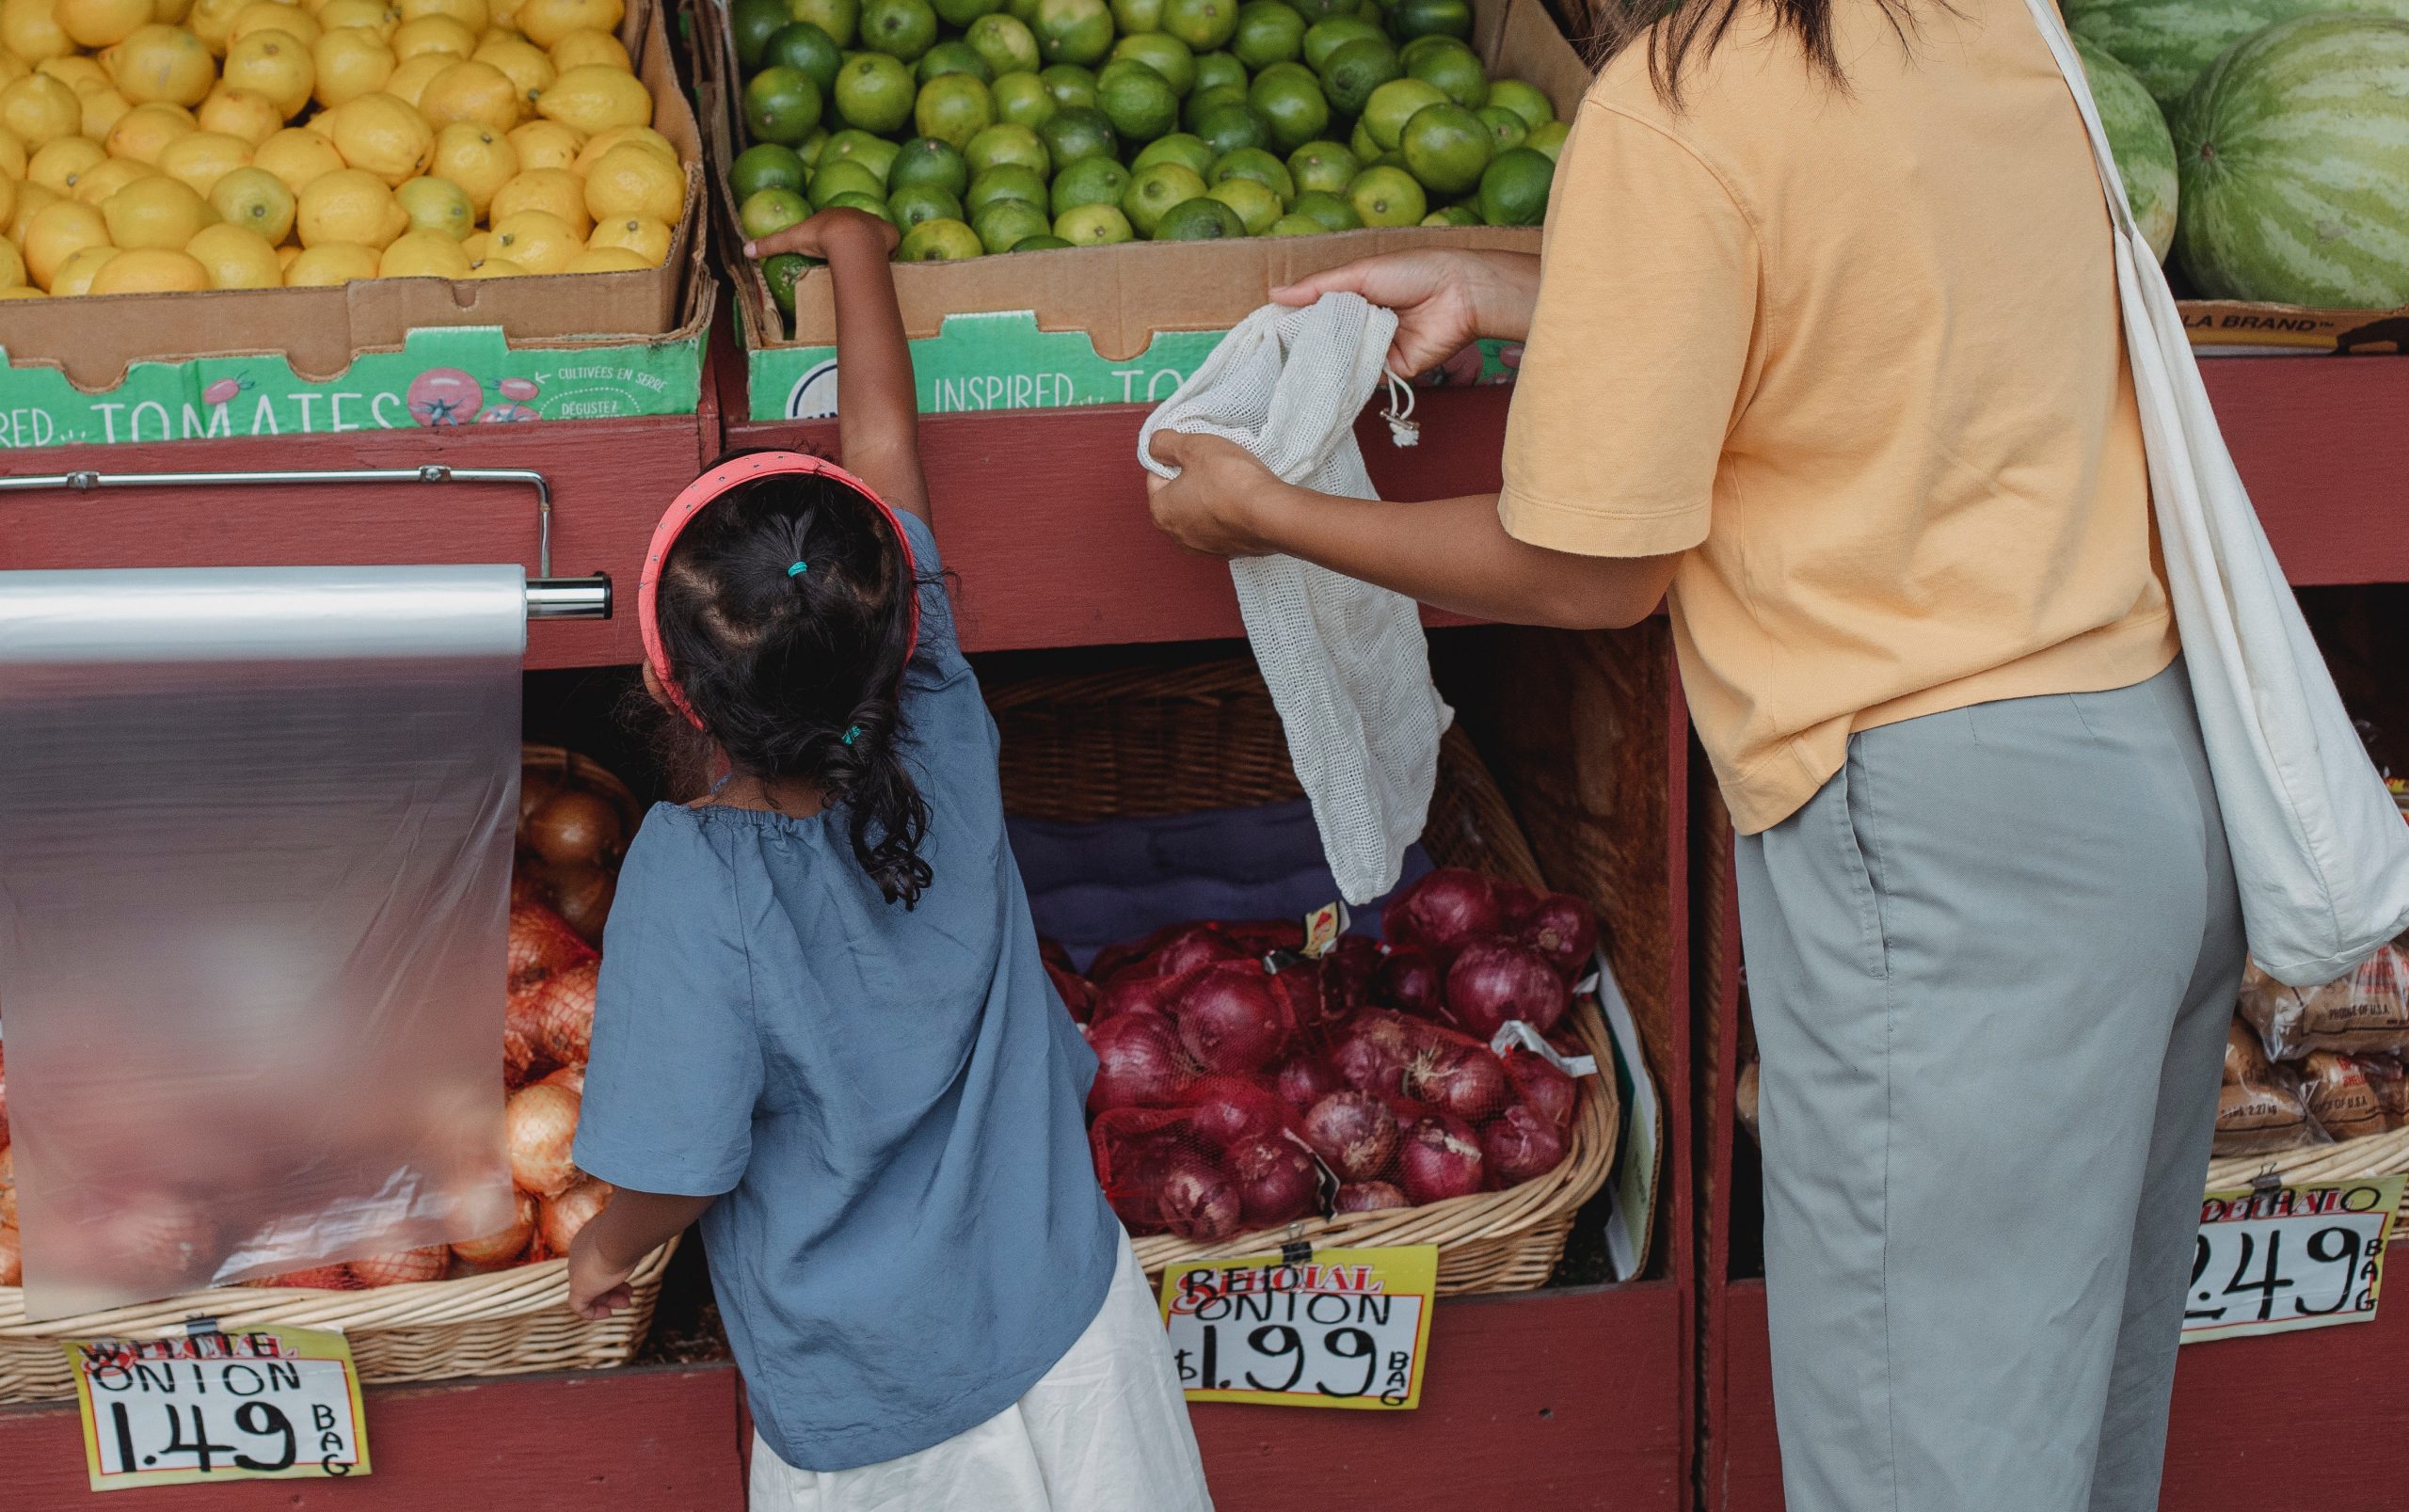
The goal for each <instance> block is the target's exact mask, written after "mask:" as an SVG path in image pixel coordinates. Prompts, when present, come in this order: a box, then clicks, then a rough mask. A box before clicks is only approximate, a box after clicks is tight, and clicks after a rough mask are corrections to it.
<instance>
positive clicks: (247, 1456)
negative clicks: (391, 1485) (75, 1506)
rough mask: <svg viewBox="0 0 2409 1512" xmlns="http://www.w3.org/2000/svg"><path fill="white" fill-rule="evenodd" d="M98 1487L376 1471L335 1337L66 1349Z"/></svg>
mask: <svg viewBox="0 0 2409 1512" xmlns="http://www.w3.org/2000/svg"><path fill="white" fill-rule="evenodd" d="M66 1349H67V1357H68V1359H69V1360H70V1361H72V1366H73V1369H74V1372H75V1399H76V1406H77V1408H78V1409H80V1411H81V1414H82V1417H83V1420H84V1459H85V1466H86V1468H87V1469H88V1471H89V1472H90V1474H91V1483H92V1489H94V1490H96V1491H113V1490H118V1489H120V1488H124V1487H128V1486H173V1485H183V1484H188V1483H191V1482H197V1481H235V1480H291V1479H296V1478H302V1477H308V1478H313V1479H315V1478H326V1477H343V1476H350V1475H365V1474H367V1473H368V1437H367V1434H366V1432H365V1430H364V1429H363V1428H362V1426H361V1418H360V1405H359V1372H358V1371H357V1370H356V1369H354V1368H353V1365H352V1361H351V1345H349V1344H348V1343H346V1342H345V1341H344V1339H343V1335H342V1334H339V1333H325V1332H320V1331H317V1330H315V1329H257V1330H254V1331H251V1332H247V1333H214V1332H197V1333H195V1334H193V1335H192V1336H191V1337H189V1338H183V1339H156V1340H144V1341H140V1342H133V1341H126V1340H118V1339H82V1340H75V1341H72V1342H71V1343H69V1344H68V1345H66Z"/></svg>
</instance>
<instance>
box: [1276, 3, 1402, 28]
mask: <svg viewBox="0 0 2409 1512" xmlns="http://www.w3.org/2000/svg"><path fill="white" fill-rule="evenodd" d="M1288 3H1289V4H1290V5H1292V6H1295V7H1296V8H1297V14H1298V15H1300V16H1302V17H1304V18H1305V24H1307V25H1311V24H1314V23H1315V22H1316V21H1328V20H1329V19H1330V18H1331V17H1332V16H1352V15H1355V14H1357V13H1358V11H1359V10H1360V9H1361V7H1360V6H1355V5H1349V4H1348V0H1288ZM1364 20H1365V21H1368V22H1370V23H1372V24H1374V25H1378V24H1380V17H1378V16H1365V17H1364Z"/></svg>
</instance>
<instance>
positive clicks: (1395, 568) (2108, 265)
mask: <svg viewBox="0 0 2409 1512" xmlns="http://www.w3.org/2000/svg"><path fill="white" fill-rule="evenodd" d="M1651 13H1652V11H1651ZM1544 247H1545V250H1544V253H1543V255H1542V257H1541V258H1540V259H1539V260H1533V259H1530V258H1527V257H1507V256H1483V255H1476V254H1465V253H1451V252H1428V253H1409V254H1402V255H1398V256H1392V257H1383V258H1375V259H1372V260H1369V261H1366V262H1363V263H1355V264H1352V265H1349V266H1347V267H1342V268H1339V269H1336V270H1334V271H1332V272H1330V273H1326V274H1323V275H1320V276H1318V277H1316V278H1314V279H1308V280H1306V281H1305V282H1303V283H1300V284H1299V285H1297V286H1296V287H1294V288H1292V289H1288V290H1284V291H1282V292H1281V294H1280V297H1281V298H1283V299H1284V301H1286V302H1289V303H1302V302H1306V301H1309V300H1311V299H1313V298H1316V297H1317V296H1318V295H1320V294H1324V293H1328V292H1331V291H1332V290H1352V291H1355V292H1357V293H1359V294H1363V295H1364V296H1365V297H1366V298H1369V299H1371V300H1373V301H1374V302H1376V303H1380V304H1384V305H1389V306H1392V307H1395V308H1396V310H1397V311H1398V313H1399V326H1398V333H1397V337H1396V348H1395V350H1394V352H1393V353H1392V360H1393V363H1394V365H1396V367H1397V368H1398V369H1399V371H1402V372H1414V371H1421V370H1424V369H1428V367H1431V366H1433V365H1435V364H1436V363H1437V362H1438V361H1439V360H1441V359H1442V358H1444V357H1446V356H1447V355H1448V354H1450V353H1452V352H1454V351H1456V350H1457V349H1459V348H1460V347H1461V346H1462V345H1463V344H1465V343H1466V342H1470V341H1472V340H1473V339H1475V338H1476V337H1495V338H1503V339H1507V340H1516V341H1523V342H1525V343H1526V344H1525V347H1524V355H1523V360H1522V371H1521V378H1520V383H1519V385H1518V387H1517V389H1516V390H1515V395H1514V405H1513V411H1512V416H1511V419H1510V421H1509V422H1508V427H1507V438H1506V455H1505V460H1504V479H1505V487H1504V490H1503V492H1502V493H1501V494H1499V495H1495V496H1482V497H1476V498H1469V499H1455V500H1447V501H1438V502H1432V503H1414V504H1398V503H1382V502H1378V501H1342V500H1335V499H1329V498H1324V497H1319V496H1314V495H1308V494H1305V493H1303V492H1301V491H1300V490H1298V489H1295V488H1293V487H1290V486H1287V485H1282V484H1280V483H1279V482H1278V481H1277V480H1275V479H1273V478H1271V477H1270V476H1269V475H1268V473H1266V472H1265V471H1264V470H1262V469H1261V468H1260V467H1259V466H1257V465H1256V464H1255V463H1253V462H1252V459H1251V458H1249V457H1248V456H1247V455H1246V454H1244V453H1243V452H1241V451H1239V450H1238V449H1237V448H1236V447H1234V446H1231V445H1229V444H1228V443H1226V442H1221V441H1218V440H1215V439H1211V438H1199V437H1173V436H1163V437H1159V438H1157V443H1156V444H1157V452H1158V453H1159V454H1161V455H1162V456H1163V457H1164V458H1165V459H1166V460H1168V461H1171V462H1173V463H1174V464H1176V465H1177V466H1178V467H1179V468H1180V469H1181V472H1180V475H1179V477H1178V478H1177V479H1176V480H1175V481H1173V482H1170V483H1167V484H1164V483H1158V484H1157V487H1156V492H1155V495H1154V509H1155V515H1156V518H1157V521H1158V522H1159V523H1160V524H1161V525H1162V527H1163V528H1164V529H1165V530H1166V531H1168V532H1170V533H1172V534H1173V536H1175V537H1177V538H1178V539H1179V540H1181V541H1182V542H1183V543H1185V544H1187V545H1189V546H1190V547H1192V548H1195V549H1199V550H1203V551H1208V552H1214V553H1218V554H1221V555H1239V554H1246V553H1254V552H1266V551H1283V552H1288V553H1291V554H1294V555H1297V556H1300V557H1303V558H1306V559H1309V560H1311V561H1314V562H1317V563H1320V564H1322V565H1325V566H1329V567H1332V568H1334V569H1336V570H1338V571H1341V572H1345V573H1348V574H1350V575H1352V576H1355V577H1359V578H1363V579H1365V580H1367V581H1373V582H1378V583H1382V584H1385V585H1387V586H1389V587H1392V588H1396V589H1397V590H1399V591H1401V592H1404V593H1408V594H1412V595H1413V596H1415V597H1418V598H1421V599H1423V600H1425V601H1427V602H1429V603H1433V604H1437V605H1440V606H1443V607H1444V608H1449V609H1454V610H1458V611H1461V612H1464V613H1471V614H1476V615H1481V616H1485V617H1489V618H1492V619H1499V620H1510V621H1518V622H1524V623H1533V622H1536V623H1541V624H1548V625H1557V626H1566V627H1574V628H1587V627H1602V626H1621V625H1628V624H1631V623H1632V622H1634V621H1635V620H1637V619H1639V618H1640V617H1641V616H1643V615H1645V614H1647V613H1650V612H1651V610H1652V609H1653V608H1654V606H1655V605H1656V604H1657V603H1658V602H1659V600H1660V598H1662V599H1665V600H1666V601H1667V602H1668V603H1669V607H1670V611H1671V615H1672V626H1673V631H1674V634H1675V637H1676V641H1677V645H1678V647H1679V651H1680V655H1681V662H1682V672H1683V684H1684V686H1685V688H1686V690H1687V692H1688V696H1689V701H1690V705H1691V708H1692V709H1693V711H1694V714H1695V717H1696V720H1697V723H1698V728H1699V736H1700V739H1701V740H1702V741H1703V742H1704V744H1705V746H1706V749H1707V751H1708V753H1709V755H1710V756H1712V757H1713V759H1714V762H1715V770H1716V772H1717V775H1718V777H1719V778H1720V781H1721V785H1722V788H1723V792H1724V796H1725V798H1726V799H1727V801H1728V803H1729V806H1730V808H1731V814H1732V816H1733V819H1734V820H1735V821H1736V823H1737V825H1738V827H1739V829H1740V830H1741V832H1742V838H1741V840H1740V842H1739V872H1740V887H1741V908H1742V915H1743V924H1744V932H1745V936H1746V940H1747V962H1748V972H1749V988H1750V994H1751V997H1752V1001H1753V1005H1754V1010H1755V1014H1756V1026H1757V1034H1758V1039H1759V1042H1760V1043H1761V1045H1762V1048H1763V1136H1764V1146H1765V1167H1766V1191H1765V1205H1766V1219H1765V1221H1766V1248H1767V1256H1766V1273H1767V1274H1766V1282H1767V1290H1768V1299H1769V1303H1770V1310H1771V1323H1772V1330H1773V1348H1774V1384H1775V1394H1776V1401H1777V1406H1778V1409H1779V1424H1780V1428H1781V1440H1782V1456H1783V1474H1784V1480H1785V1484H1786V1487H1787V1490H1788V1504H1789V1506H1790V1508H1791V1512H1871V1509H1874V1508H1877V1507H1878V1508H1882V1509H1884V1512H1891V1509H1898V1512H1956V1509H1973V1508H1986V1509H1997V1512H2082V1509H2085V1508H2089V1509H2093V1512H2140V1509H2144V1508H2148V1507H2153V1506H2155V1505H2156V1504H2157V1496H2158V1480H2159V1472H2160V1466H2161V1461H2162V1457H2163V1451H2164V1443H2165V1416H2166V1409H2167V1400H2168V1392H2169V1383H2170V1380H2171V1377H2172V1375H2173V1370H2174V1363H2175V1348H2176V1343H2177V1333H2178V1328H2179V1326H2180V1314H2181V1313H2182V1309H2183V1297H2184V1291H2185V1287H2186V1282H2187V1280H2188V1275H2189V1270H2188V1267H2189V1265H2190V1261H2191V1257H2192V1250H2193V1234H2194V1225H2195V1223H2196V1220H2197V1213H2198V1210H2197V1206H2196V1203H2197V1201H2198V1197H2199V1192H2200V1188H2201V1177H2202V1173H2203V1170H2204V1168H2205V1167H2206V1164H2207V1161H2208V1153H2209V1140H2210V1132H2211V1126H2212V1122H2213V1116H2214V1111H2215V1104H2216V1096H2217V1086H2218V1081H2219V1063H2220V1058H2221V1056H2222V1053H2223V1052H2222V1046H2223V1042H2224V1038H2225V1029H2226V1023H2227V1022H2228V1019H2229V1015H2230V1012H2231V1010H2232V1006H2233V1000H2234V991H2235V987H2236V985H2237V982H2238V980H2239V978H2240V974H2241V923H2240V911H2239V905H2238V901H2237V899H2236V896H2235V890H2234V882H2233V875H2232V868H2231V864H2230V861H2229V858H2228V857H2227V855H2226V849H2225V841H2224V837H2223V829H2222V825H2221V822H2220V820H2219V816H2218V813H2217V806H2216V799H2215V795H2214V793H2213V791H2212V790H2211V788H2210V783H2209V777H2208V772H2207V767H2206V763H2205V761H2204V759H2203V756H2202V754H2201V750H2200V740H2199V731H2198V726H2197V723H2196V719H2195V716H2194V712H2193V709H2192V705H2191V699H2190V693H2189V690H2188V686H2187V684H2186V682H2185V680H2184V675H2183V670H2182V665H2181V662H2180V660H2179V656H2178V650H2179V647H2178V644H2177V639H2176V632H2175V627H2174V622H2173V620H2172V618H2171V616H2170V613H2169V610H2168V602H2167V596H2166V589H2165V585H2164V581H2163V578H2162V568H2161V566H2160V565H2159V562H2158V554H2157V549H2156V543H2155V540H2154V537H2153V533H2152V529H2151V523H2150V516H2149V497H2148V480H2147V476H2146V470H2145V463H2144V455H2143V447H2142V435H2141V428H2140V422H2139V419H2138V416H2137V413H2136V409H2135V405H2134V398H2133V392H2132V386H2131V381H2130V374H2129V373H2128V371H2127V368H2126V364H2125V353H2124V346H2123V339H2122V336H2121V333H2120V328H2119V325H2118V319H2117V305H2116V290H2115V276H2114V266H2113V263H2112V251H2111V245H2110V236H2109V231H2108V223H2107V212H2106V207H2105V201H2104V199H2103V197H2102V191H2101V187H2100V183H2099V179H2098V174H2097V172H2096V170H2095V168H2094V167H2093V164H2092V159H2091V153H2090V148H2089V145H2088V142H2087V140H2086V138H2085V135H2084V133H2083V127H2082V120H2081V119H2080V118H2079V116H2078V114H2077V111H2076V107H2075V104H2074V103H2073V100H2072V98H2071V96H2070V94H2069V92H2068V90H2067V88H2066V84H2065V83H2064V81H2063V80H2062V78H2061V77H2060V75H2059V73H2058V71H2057V69H2056V67H2055V65H2054V64H2053V63H2052V62H2051V60H2050V54H2049V52H2048V51H2047V49H2046V48H2045V46H2044V45H2043V43H2042V40H2041V39H2040V36H2039V35H2038V33H2037V31H2036V29H2035V27H2034V22H2033V20H2032V18H2031V17H2030V15H2029V14H2028V12H2027V11H2026V9H2025V7H2024V4H2023V0H1948V3H1941V0H1930V3H1918V4H1912V5H1909V6H1904V7H1903V6H1900V5H1897V4H1894V3H1892V0H1681V3H1679V4H1677V5H1676V6H1675V7H1674V8H1673V9H1672V10H1671V11H1670V12H1669V13H1667V14H1666V16H1665V19H1663V20H1662V21H1660V22H1659V23H1658V24H1656V25H1655V26H1653V27H1652V28H1651V29H1650V30H1648V31H1646V32H1644V33H1642V34H1640V36H1639V37H1638V38H1636V39H1635V40H1633V42H1632V45H1629V46H1627V47H1624V48H1622V49H1621V50H1620V51H1619V52H1618V53H1617V54H1616V55H1615V56H1613V57H1612V59H1611V61H1610V62H1609V63H1608V64H1607V65H1606V66H1605V68H1604V70H1603V72H1602V73H1601V74H1600V76H1599V78H1598V80H1597V82H1596V84H1595V85H1594V87H1593V88H1591V90H1590V92H1589V94H1588V96H1587V100H1586V101H1585V102H1584V103H1583V104H1582V107H1581V109H1580V111H1579V115H1578V119H1577V120H1576V121H1575V122H1574V124H1573V129H1572V134H1571V137H1570V139H1569V140H1568V141H1567V142H1566V144H1565V146H1564V150H1563V154H1562V160H1561V163H1560V166H1559V167H1558V168H1557V172H1556V182H1555V192H1554V197H1553V199H1552V202H1551V207H1550V212H1549V219H1548V224H1547V231H1546V241H1545V244H1544Z"/></svg>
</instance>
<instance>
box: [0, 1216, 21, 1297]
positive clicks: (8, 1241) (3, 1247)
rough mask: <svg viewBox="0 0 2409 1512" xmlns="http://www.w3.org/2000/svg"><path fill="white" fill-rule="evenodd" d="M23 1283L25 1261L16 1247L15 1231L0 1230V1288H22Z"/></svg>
mask: <svg viewBox="0 0 2409 1512" xmlns="http://www.w3.org/2000/svg"><path fill="white" fill-rule="evenodd" d="M24 1283H25V1260H24V1252H23V1251H22V1250H21V1249H19V1248H18V1245H17V1231H16V1230H15V1229H12V1228H10V1229H0V1286H23V1285H24Z"/></svg>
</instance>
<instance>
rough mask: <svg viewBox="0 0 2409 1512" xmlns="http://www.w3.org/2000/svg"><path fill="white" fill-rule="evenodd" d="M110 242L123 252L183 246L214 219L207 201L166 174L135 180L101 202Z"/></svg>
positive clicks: (189, 187)
mask: <svg viewBox="0 0 2409 1512" xmlns="http://www.w3.org/2000/svg"><path fill="white" fill-rule="evenodd" d="M101 217H102V219H103V220H104V221H105V222H106V223H107V225H108V229H109V240H110V241H112V242H114V243H116V244H117V245H118V246H119V247H120V248H122V249H124V250H126V251H129V252H130V251H133V250H134V249H136V247H183V245H184V243H186V242H189V241H191V240H192V238H193V233H194V232H195V231H199V230H200V229H201V228H202V227H203V226H206V225H208V224H210V223H211V222H212V221H215V219H216V218H217V212H216V211H215V210H212V209H210V208H209V201H208V200H206V199H202V198H201V197H200V196H199V195H198V194H196V193H194V192H193V188H192V185H190V184H188V183H177V182H176V181H175V180H173V179H170V178H168V176H167V175H165V174H161V173H154V174H152V176H151V177H149V178H147V179H136V180H135V181H134V182H133V183H129V184H127V185H126V186H125V187H124V188H122V189H120V190H119V191H118V192H117V193H115V194H113V195H111V196H109V197H108V198H107V199H104V200H103V201H101Z"/></svg>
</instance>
